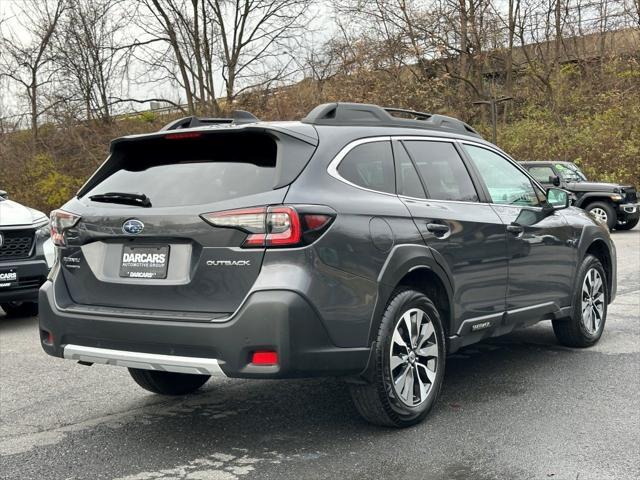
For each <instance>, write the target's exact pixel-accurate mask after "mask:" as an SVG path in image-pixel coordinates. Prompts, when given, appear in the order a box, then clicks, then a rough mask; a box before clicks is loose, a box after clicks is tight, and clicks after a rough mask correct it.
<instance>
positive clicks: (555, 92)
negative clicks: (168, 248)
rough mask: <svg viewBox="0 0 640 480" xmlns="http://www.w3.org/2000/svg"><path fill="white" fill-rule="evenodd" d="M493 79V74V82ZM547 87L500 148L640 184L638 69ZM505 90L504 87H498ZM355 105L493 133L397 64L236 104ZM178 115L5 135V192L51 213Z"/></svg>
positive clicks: (262, 108)
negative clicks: (123, 143) (129, 146)
mask: <svg viewBox="0 0 640 480" xmlns="http://www.w3.org/2000/svg"><path fill="white" fill-rule="evenodd" d="M493 82H495V80H494V81H493ZM550 87H551V88H550V89H549V88H542V86H541V85H540V84H539V82H538V81H537V79H536V77H535V75H534V72H526V71H525V72H522V73H521V74H520V75H519V76H518V78H517V79H516V83H515V86H514V89H513V93H512V94H511V96H512V97H513V100H512V101H510V102H508V103H506V104H505V105H504V106H503V107H501V108H502V110H501V111H500V115H499V117H500V119H499V124H498V144H499V145H500V146H501V147H502V148H503V149H504V150H506V151H507V152H509V153H510V154H512V155H513V156H514V157H515V158H516V159H520V160H525V159H562V160H571V161H575V162H577V163H578V164H579V165H580V166H581V167H582V168H583V169H584V170H585V171H586V173H587V174H588V175H589V176H590V177H592V178H593V179H596V180H604V181H616V182H625V183H634V184H636V185H638V184H640V162H639V160H640V65H639V61H638V58H629V57H626V58H623V59H610V60H608V61H607V62H606V63H605V64H602V65H598V66H596V67H593V66H590V67H589V68H588V70H587V69H585V68H584V67H578V66H575V65H567V66H564V67H563V68H562V71H561V72H560V74H559V75H558V76H557V78H556V79H555V80H554V81H553V82H552V84H551V86H550ZM496 88H498V87H496ZM338 100H340V101H357V102H368V103H377V104H380V105H385V106H391V105H392V106H398V107H405V108H413V109H418V110H423V111H430V112H433V113H443V114H448V115H453V116H457V117H459V118H462V119H464V120H465V121H467V122H469V123H470V124H471V125H473V126H474V127H476V128H477V129H479V130H480V131H481V132H483V134H485V136H486V138H490V125H489V124H488V122H487V115H486V111H483V110H482V107H478V106H474V105H472V100H473V98H466V97H464V96H463V97H460V95H458V93H457V90H456V89H455V88H454V87H453V86H452V84H451V83H449V82H448V81H447V79H446V78H444V79H442V78H440V79H435V78H434V79H433V80H432V81H429V82H425V81H423V80H422V81H421V80H418V77H416V76H413V75H408V74H406V72H398V71H393V70H389V69H373V70H372V69H371V68H367V69H366V70H365V69H362V70H356V71H352V72H350V73H349V74H348V75H336V76H334V77H332V78H331V79H329V80H326V81H324V82H321V83H320V82H312V81H304V82H301V83H299V84H297V85H295V86H292V87H288V88H286V89H283V90H280V91H279V92H278V93H277V94H275V95H274V94H269V93H265V92H255V93H254V94H252V95H250V96H247V97H245V98H244V99H243V100H242V102H241V104H239V105H238V108H243V109H247V110H250V111H252V112H253V113H254V114H256V115H257V116H258V117H260V118H263V119H281V120H286V119H297V118H301V117H302V116H304V114H306V113H307V112H308V111H309V110H310V109H311V108H313V107H314V106H315V105H317V104H319V103H322V102H327V101H338ZM171 118H175V115H173V116H162V117H160V116H157V115H154V114H151V113H146V114H144V115H140V116H136V117H132V118H125V119H119V120H117V121H115V122H112V123H110V124H102V123H83V124H65V123H64V122H61V125H54V124H50V125H45V126H44V127H43V128H42V129H41V131H40V136H39V139H38V141H37V142H36V143H35V144H34V142H33V141H32V138H31V134H30V132H29V131H19V132H14V133H7V134H4V135H2V136H1V137H0V189H4V190H7V191H9V193H10V195H11V197H12V198H14V199H16V200H18V201H20V202H23V203H25V204H27V205H30V206H33V207H36V208H39V209H41V210H44V211H49V210H51V209H53V208H56V207H58V206H60V205H61V204H62V203H64V202H65V201H66V200H67V199H68V198H70V197H71V196H72V195H73V193H74V192H75V191H76V189H77V188H78V187H79V186H80V185H81V184H82V183H83V182H84V181H85V180H86V179H87V178H88V176H89V175H90V174H91V173H92V172H93V171H94V170H95V168H96V167H97V166H98V165H100V163H101V162H102V161H103V160H104V159H105V157H106V156H107V154H108V145H109V141H110V140H111V139H113V138H115V137H118V136H121V135H126V134H133V133H142V132H150V131H154V130H157V129H158V128H160V127H161V126H162V125H163V124H165V123H166V122H168V121H169V120H171Z"/></svg>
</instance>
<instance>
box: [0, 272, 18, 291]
mask: <svg viewBox="0 0 640 480" xmlns="http://www.w3.org/2000/svg"><path fill="white" fill-rule="evenodd" d="M19 281H20V276H19V275H18V271H17V270H16V269H15V268H0V289H4V288H11V287H13V286H14V285H17V284H18V282H19Z"/></svg>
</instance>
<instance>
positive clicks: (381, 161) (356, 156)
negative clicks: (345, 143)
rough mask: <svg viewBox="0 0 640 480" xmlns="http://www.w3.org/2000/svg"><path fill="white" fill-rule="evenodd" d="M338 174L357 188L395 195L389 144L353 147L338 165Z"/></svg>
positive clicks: (381, 143) (379, 143)
mask: <svg viewBox="0 0 640 480" xmlns="http://www.w3.org/2000/svg"><path fill="white" fill-rule="evenodd" d="M338 173H339V174H340V176H341V177H342V178H344V179H345V180H347V181H348V182H351V183H353V184H354V185H357V186H359V187H363V188H366V189H369V190H376V191H378V192H385V193H395V182H396V180H395V173H394V169H393V154H392V153H391V143H390V142H389V141H380V142H370V143H364V144H362V145H358V146H356V147H354V148H353V149H352V150H350V151H349V153H347V155H346V156H345V157H344V158H343V159H342V161H341V162H340V165H338Z"/></svg>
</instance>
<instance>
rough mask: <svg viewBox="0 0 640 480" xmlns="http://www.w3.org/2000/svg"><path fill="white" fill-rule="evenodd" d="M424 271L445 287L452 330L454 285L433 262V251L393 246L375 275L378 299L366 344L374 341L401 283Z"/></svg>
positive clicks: (414, 247)
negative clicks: (413, 274) (376, 275)
mask: <svg viewBox="0 0 640 480" xmlns="http://www.w3.org/2000/svg"><path fill="white" fill-rule="evenodd" d="M418 269H427V270H430V271H431V272H433V273H434V274H435V275H436V276H437V277H438V278H439V279H440V281H441V282H442V284H443V285H444V286H445V289H446V291H447V297H448V300H449V311H450V312H451V315H450V317H451V318H449V319H447V320H448V322H449V329H448V331H450V332H451V331H455V330H454V329H453V327H454V326H453V318H454V315H453V312H454V310H453V302H452V299H453V288H454V287H453V284H452V282H451V277H450V275H447V273H446V272H445V270H444V269H443V268H442V267H441V265H440V264H439V263H438V262H437V261H436V258H435V256H434V251H433V249H431V248H429V247H427V246H425V245H397V246H395V247H394V248H393V249H392V250H391V252H390V253H389V256H388V257H387V260H386V261H385V264H384V265H383V267H382V269H381V270H380V274H379V275H378V298H377V300H376V305H375V307H374V311H373V317H372V320H371V327H370V330H369V344H371V343H372V342H373V341H374V340H375V339H376V335H377V332H378V328H379V327H380V322H381V320H382V314H383V312H384V310H385V308H386V306H387V304H388V302H389V300H390V298H391V295H392V293H393V291H394V290H395V289H396V287H397V286H398V284H399V283H400V282H401V280H402V279H403V278H404V277H405V276H406V275H407V274H409V273H411V272H413V271H415V270H418Z"/></svg>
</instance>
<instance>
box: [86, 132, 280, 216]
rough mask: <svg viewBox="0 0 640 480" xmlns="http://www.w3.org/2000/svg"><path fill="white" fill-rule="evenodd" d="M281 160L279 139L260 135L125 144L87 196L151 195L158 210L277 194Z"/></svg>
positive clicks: (112, 157)
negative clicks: (253, 195) (277, 167)
mask: <svg viewBox="0 0 640 480" xmlns="http://www.w3.org/2000/svg"><path fill="white" fill-rule="evenodd" d="M276 158H277V146H276V142H275V141H274V139H273V138H271V137H270V136H269V135H266V134H256V133H234V134H216V135H203V136H202V137H198V138H180V139H166V138H156V139H151V140H146V141H137V142H136V141H134V142H131V143H123V144H120V145H119V146H118V147H117V148H116V150H115V151H114V152H113V154H112V156H111V158H110V159H109V161H108V162H107V165H105V167H104V168H102V169H100V170H99V171H98V173H97V176H98V178H94V179H92V182H91V183H92V184H93V186H92V188H91V189H90V190H89V191H88V192H87V193H83V195H82V196H83V197H87V198H88V197H91V196H93V195H98V194H105V193H113V192H118V193H136V194H145V195H146V196H147V197H148V198H149V200H150V201H151V203H152V205H153V206H154V207H167V206H182V205H197V204H206V203H213V202H217V201H221V200H229V199H233V198H238V197H243V196H246V195H252V194H256V193H262V192H266V191H269V190H272V189H273V188H274V186H275V184H276ZM96 182H97V183H96Z"/></svg>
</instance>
